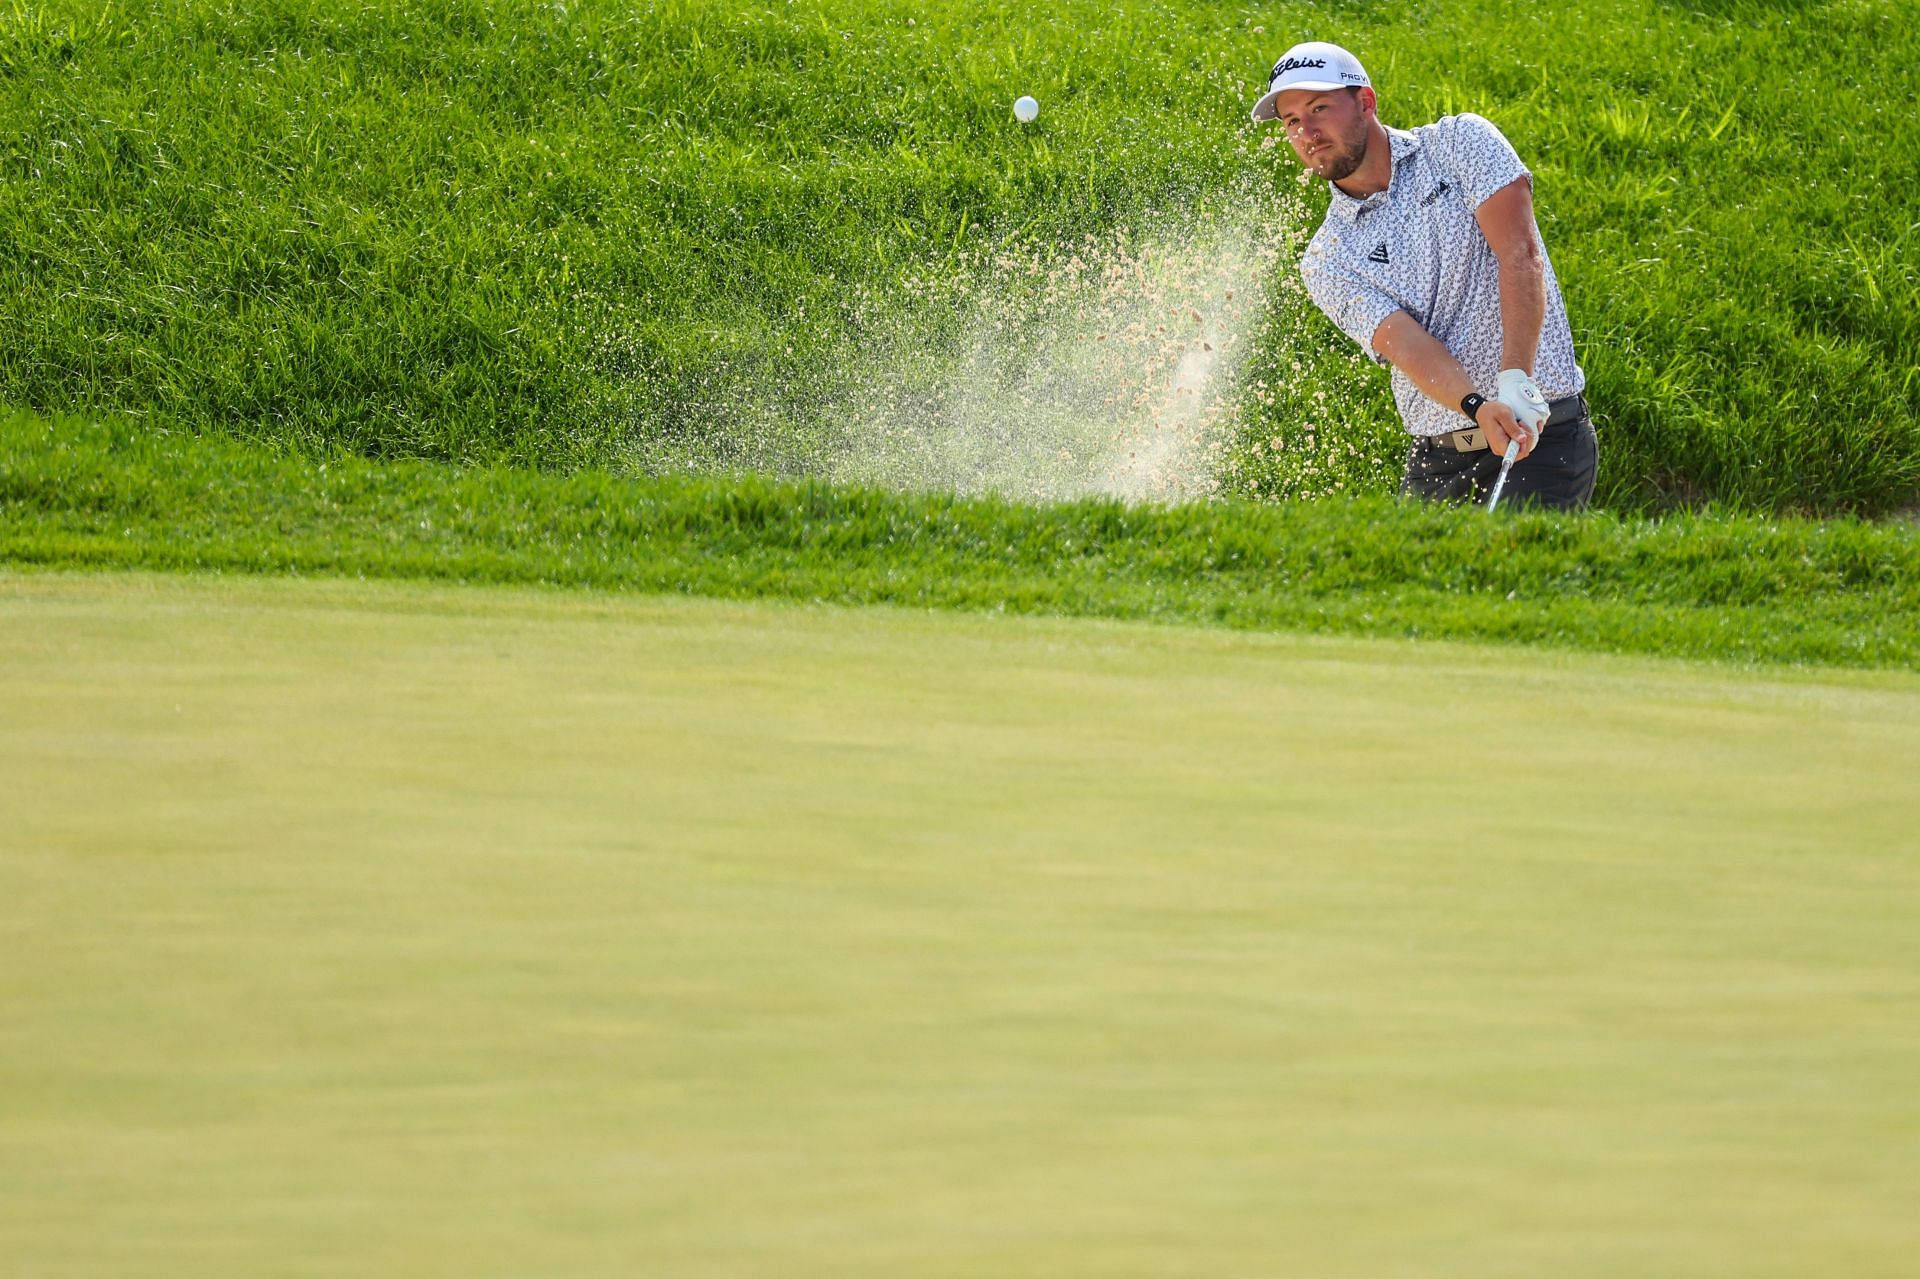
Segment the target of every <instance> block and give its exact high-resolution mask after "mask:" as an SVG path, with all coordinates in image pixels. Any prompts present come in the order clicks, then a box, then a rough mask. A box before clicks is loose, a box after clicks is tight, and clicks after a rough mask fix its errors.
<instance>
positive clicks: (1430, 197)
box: [1420, 182, 1448, 209]
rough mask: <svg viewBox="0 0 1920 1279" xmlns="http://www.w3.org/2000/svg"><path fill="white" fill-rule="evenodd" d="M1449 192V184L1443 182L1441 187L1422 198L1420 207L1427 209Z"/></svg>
mask: <svg viewBox="0 0 1920 1279" xmlns="http://www.w3.org/2000/svg"><path fill="white" fill-rule="evenodd" d="M1447 190H1448V188H1447V184H1446V183H1445V182H1442V183H1441V184H1440V185H1439V186H1437V187H1435V188H1434V189H1433V190H1431V191H1429V192H1427V193H1426V194H1425V195H1423V196H1421V197H1420V207H1421V208H1423V209H1424V208H1426V207H1427V206H1428V205H1429V204H1432V203H1433V202H1434V201H1435V200H1438V199H1439V198H1440V197H1441V196H1443V195H1445V194H1446V193H1447Z"/></svg>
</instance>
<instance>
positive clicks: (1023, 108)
mask: <svg viewBox="0 0 1920 1279" xmlns="http://www.w3.org/2000/svg"><path fill="white" fill-rule="evenodd" d="M1039 114H1040V104H1039V103H1038V102H1035V101H1034V100H1033V99H1032V98H1029V97H1024V96H1023V97H1019V98H1016V99H1014V103H1013V118H1014V119H1016V120H1018V121H1019V122H1020V123H1021V124H1032V123H1033V118H1034V117H1035V116H1037V115H1039Z"/></svg>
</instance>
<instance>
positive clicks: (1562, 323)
mask: <svg viewBox="0 0 1920 1279" xmlns="http://www.w3.org/2000/svg"><path fill="white" fill-rule="evenodd" d="M1376 107H1377V100H1376V98H1375V96H1374V92H1373V82H1372V81H1371V80H1369V79H1368V78H1367V72H1366V69H1365V68H1364V67H1362V66H1361V65H1360V60H1359V59H1358V58H1355V57H1354V56H1353V55H1352V54H1351V53H1348V52H1347V51H1346V50H1345V49H1342V48H1341V47H1340V46H1338V45H1334V44H1323V43H1319V42H1309V43H1306V44H1299V45H1295V46H1294V47H1293V48H1291V49H1289V50H1287V52H1286V53H1285V54H1284V55H1282V56H1281V58H1280V61H1279V62H1277V63H1275V64H1274V68H1273V75H1272V78H1271V80H1270V82H1269V84H1268V86H1267V94H1266V96H1265V97H1263V98H1261V99H1260V101H1259V102H1257V103H1255V104H1254V108H1253V118H1254V119H1255V120H1256V121H1262V120H1277V121H1279V122H1280V124H1281V126H1282V127H1283V128H1284V129H1285V130H1286V133H1287V141H1288V142H1290V143H1291V144H1292V145H1293V151H1294V154H1295V155H1297V156H1299V157H1300V163H1302V164H1304V165H1305V166H1306V167H1307V168H1308V169H1309V170H1311V171H1312V172H1313V173H1315V174H1317V175H1319V176H1320V177H1323V178H1325V179H1326V180H1327V183H1328V185H1329V187H1330V192H1329V194H1330V203H1329V204H1328V206H1327V215H1326V218H1325V220H1324V221H1322V222H1321V224H1320V229H1319V230H1318V231H1316V232H1315V233H1314V236H1313V239H1312V241H1311V242H1310V243H1309V244H1308V245H1307V251H1306V254H1305V256H1304V257H1302V259H1301V262H1300V274H1301V276H1302V277H1303V278H1304V279H1305V281H1306V285H1307V292H1308V293H1309V294H1310V295H1311V296H1312V298H1313V300H1314V304H1315V305H1317V306H1318V307H1319V308H1320V309H1321V310H1322V311H1324V312H1326V314H1327V316H1328V318H1329V319H1331V320H1332V321H1333V322H1334V323H1335V324H1336V325H1338V326H1339V327H1340V329H1341V330H1342V331H1343V332H1345V333H1346V334H1347V335H1348V336H1349V337H1351V338H1352V339H1353V340H1354V341H1356V342H1358V343H1359V344H1360V345H1361V347H1362V348H1364V349H1365V350H1366V351H1367V352H1368V353H1369V354H1371V355H1372V356H1373V357H1374V359H1376V360H1377V361H1379V362H1380V363H1381V364H1386V365H1390V366H1391V367H1392V369H1393V398H1394V402H1395V403H1396V404H1397V405H1398V406H1399V409H1400V417H1401V420H1402V421H1404V422H1405V423H1406V427H1407V431H1408V432H1409V434H1411V435H1412V436H1413V441H1412V444H1411V446H1410V447H1409V449H1408V451H1407V469H1406V476H1405V479H1404V480H1403V481H1402V483H1401V492H1402V493H1406V494H1411V495H1414V496H1418V497H1423V498H1430V499H1434V500H1438V501H1456V502H1458V501H1473V500H1477V499H1479V498H1480V497H1481V496H1482V495H1484V494H1485V493H1486V492H1487V491H1488V489H1490V488H1491V487H1492V485H1493V481H1494V478H1495V477H1496V476H1497V475H1498V474H1499V471H1500V462H1501V458H1502V455H1503V454H1504V453H1505V452H1506V448H1507V442H1508V441H1509V440H1515V439H1517V440H1518V441H1519V442H1520V446H1519V457H1520V460H1519V461H1518V462H1517V463H1516V464H1515V466H1514V468H1513V471H1512V474H1511V475H1510V476H1509V477H1508V480H1507V487H1506V494H1507V496H1508V498H1509V500H1511V501H1513V502H1515V503H1517V504H1532V505H1536V506H1544V507H1551V508H1555V509H1561V510H1578V509H1580V508H1581V507H1583V506H1585V505H1586V503H1587V499H1588V498H1590V497H1591V496H1592V495H1593V481H1594V469H1595V467H1596V465H1597V463H1598V459H1599V449H1598V446H1597V444H1596V442H1595V439H1594V433H1593V421H1592V419H1591V418H1590V417H1589V416H1588V413H1587V403H1586V399H1585V398H1584V396H1583V394H1582V392H1584V391H1585V389H1586V376H1585V375H1584V374H1583V373H1581V371H1580V365H1579V364H1578V363H1577V362H1576V361H1575V359H1574V354H1573V335H1572V333H1571V332H1570V330H1569V329H1568V327H1567V311H1566V306H1565V304H1564V303H1562V301H1561V299H1560V286H1559V285H1558V284H1557V283H1556V282H1555V280H1554V276H1553V266H1552V264H1551V263H1549V262H1548V261H1547V252H1546V249H1545V247H1544V246H1543V245H1542V244H1541V242H1540V232H1539V229H1538V228H1537V227H1536V226H1535V225H1534V220H1533V184H1532V178H1531V176H1530V175H1529V174H1528V172H1527V169H1526V166H1525V165H1523V164H1521V163H1520V157H1519V156H1518V155H1516V154H1515V153H1514V150H1513V147H1512V146H1511V145H1510V144H1509V143H1508V142H1507V140H1506V138H1504V137H1502V136H1501V134H1500V131H1499V130H1498V129H1496V128H1494V127H1493V125H1492V124H1491V123H1489V122H1488V121H1486V120H1484V119H1482V118H1481V117H1479V116H1477V115H1454V116H1448V117H1446V118H1445V119H1442V120H1437V121H1435V122H1434V123H1432V124H1429V125H1426V126H1424V127H1422V128H1418V129H1413V130H1410V131H1409V130H1405V129H1390V128H1387V127H1386V126H1384V125H1382V124H1381V123H1380V117H1379V115H1378V113H1377V110H1376Z"/></svg>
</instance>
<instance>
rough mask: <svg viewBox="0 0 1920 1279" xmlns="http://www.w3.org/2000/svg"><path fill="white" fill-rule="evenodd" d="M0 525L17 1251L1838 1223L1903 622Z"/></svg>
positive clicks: (527, 1249)
mask: <svg viewBox="0 0 1920 1279" xmlns="http://www.w3.org/2000/svg"><path fill="white" fill-rule="evenodd" d="M1408 657H1409V654H1408V651H1407V650H1406V649H1405V648H1404V647H1403V646H1401V645H1398V644H1381V643H1375V642H1361V641H1353V640H1339V641H1335V640H1326V639H1310V638H1288V637H1275V636H1263V635H1244V634H1239V635H1237V634H1232V633H1226V632H1221V631H1216V630H1196V629H1191V628H1177V627H1164V626H1157V627H1142V626H1127V625H1119V624H1110V623H1089V622H1083V621H1076V622H1057V621H1048V620H1042V619H1007V618H980V617H973V618H968V617H952V616H946V615H936V616H927V615H919V614H914V613H910V612H906V611H902V610H873V609H866V610H841V609H832V608H795V607H790V606H788V607H774V606H768V605H747V604H729V603H716V602H712V601H687V600H662V599H657V598H655V599H646V600H635V599H609V598H597V597H594V596H590V595H585V594H582V593H578V592H555V591H501V590H491V589H490V590H472V589H460V588H453V587H448V586H444V585H440V586H433V585H429V586H422V585H409V584H391V583H385V584H382V583H375V584H368V583H352V582H344V583H343V582H293V581H286V580H271V579H227V580H213V579H208V578H189V577H178V576H168V577H145V576H131V577H129V576H100V575H81V576H60V575H52V574H32V575H20V574H17V573H12V572H0V779H4V780H0V793H4V795H5V796H6V802H5V809H6V823H5V826H6V836H5V838H4V839H0V900H5V901H6V902H7V903H8V907H7V912H6V923H5V926H4V927H0V1006H4V1007H5V1009H6V1016H5V1017H4V1018H0V1256H4V1257H6V1259H7V1262H6V1267H5V1268H6V1269H8V1270H9V1271H10V1272H12V1273H18V1274H23V1275H103V1274H112V1275H116V1276H147V1275H154V1276H159V1275H183V1274H191V1275H196V1276H205V1277H208V1279H212V1277H215V1276H225V1275H233V1276H254V1275H260V1274H265V1273H272V1274H278V1275H288V1276H319V1275H355V1276H384V1275H394V1276H408V1277H409V1279H413V1277H416V1276H422V1275H459V1276H463V1277H465V1279H480V1277H485V1276H495V1275H500V1276H508V1275H512V1276H521V1275H529V1274H568V1275H579V1276H593V1275H606V1276H614V1275H620V1276H627V1275H633V1274H638V1273H644V1274H648V1275H672V1276H675V1279H702V1277H704V1276H716V1277H717V1276H730V1277H739V1276H769V1277H772V1276H778V1277H779V1279H807V1277H810V1276H821V1277H822V1279H829V1277H830V1279H859V1277H861V1276H886V1277H887V1279H896V1277H897V1276H902V1275H914V1276H929V1277H931V1279H940V1277H945V1276H954V1277H958V1276H977V1275H995V1276H1008V1277H1018V1276H1034V1277H1035V1279H1038V1277H1040V1276H1046V1277H1048V1279H1065V1277H1074V1279H1077V1277H1081V1276H1149V1275H1151V1276H1162V1275H1171V1274H1200V1275H1248V1274H1262V1273H1272V1272H1273V1271H1274V1270H1275V1269H1276V1268H1279V1269H1281V1270H1284V1271H1285V1272H1287V1273H1292V1274H1303V1275H1304V1274H1310V1275H1315V1276H1322V1277H1325V1279H1344V1277H1347V1276H1352V1277H1354V1279H1362V1277H1364V1279H1374V1277H1375V1276H1380V1275H1387V1274H1417V1275H1423V1276H1434V1277H1435V1279H1439V1277H1441V1276H1461V1277H1463V1279H1499V1277H1501V1276H1514V1277H1519V1276H1527V1277H1533V1276H1540V1275H1555V1276H1564V1277H1566V1279H1586V1277H1591V1279H1641V1277H1643V1276H1644V1277H1647V1279H1652V1277H1654V1276H1660V1277H1661V1279H1688V1277H1692V1276H1699V1277H1701V1279H1705V1277H1706V1276H1725V1275H1741V1276H1751V1277H1752V1279H1788V1277H1792V1279H1801V1277H1802V1276H1806V1275H1813V1274H1844V1275H1847V1276H1850V1277H1852V1279H1879V1277H1886V1279H1892V1277H1893V1276H1896V1275H1906V1274H1909V1273H1910V1272H1911V1269H1912V1256H1913V1253H1912V1243H1913V1215H1912V1207H1913V1204H1914V1202H1915V1200H1916V1198H1917V1197H1920V1165H1916V1163H1915V1161H1914V1158H1913V1139H1914V1135H1915V1133H1916V1131H1920V1102H1917V1101H1916V1094H1915V1091H1914V1089H1913V1086H1912V1075H1913V1071H1912V1063H1913V1061H1914V1059H1915V1056H1916V1053H1920V1017H1916V1015H1915V1013H1916V1009H1920V932H1916V930H1915V929H1914V927H1913V920H1914V917H1915V912H1916V909H1917V908H1920V863H1916V860H1915V857H1914V840H1913V832H1914V830H1915V829H1916V823H1920V794H1917V793H1916V791H1915V789H1914V787H1913V786H1912V784H1911V782H1912V761H1913V760H1914V759H1915V758H1916V757H1920V682H1917V681H1916V679H1915V678H1914V677H1913V676H1912V675H1910V674H1902V675H1890V674H1883V673H1882V674H1846V675H1831V674H1828V675H1820V676H1817V677H1816V676H1811V675H1807V674H1784V675H1782V674H1774V675H1766V674H1755V673H1752V672H1728V671H1721V670H1716V669H1713V668H1703V667H1690V666H1687V665H1684V664H1678V663H1671V662H1651V661H1641V660H1623V659H1609V658H1596V657H1591V656H1577V655H1570V654H1564V653H1562V654H1542V655H1540V656H1538V657H1537V658H1535V659H1534V660H1531V661H1528V662H1525V663H1516V662H1514V660H1513V657H1512V654H1511V652H1510V651H1506V650H1494V651H1484V650H1479V649H1474V648H1469V647H1463V646H1456V645H1432V646H1428V647H1426V648H1425V649H1423V650H1422V653H1421V656H1420V658H1419V660H1415V661H1410V660H1408Z"/></svg>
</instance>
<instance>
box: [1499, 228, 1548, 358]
mask: <svg viewBox="0 0 1920 1279" xmlns="http://www.w3.org/2000/svg"><path fill="white" fill-rule="evenodd" d="M1546 322H1547V274H1546V271H1545V270H1544V269H1542V266H1541V262H1540V259H1539V258H1537V257H1533V256H1531V255H1529V256H1526V257H1516V258H1515V259H1514V260H1513V261H1511V262H1502V263H1501V264H1500V367H1501V368H1503V369H1521V370H1524V371H1525V372H1526V373H1528V374H1529V375H1530V374H1532V372H1533V361H1534V359H1535V357H1536V356H1537V355H1538V354H1539V353H1540V329H1541V327H1542V326H1543V325H1545V324H1546Z"/></svg>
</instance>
